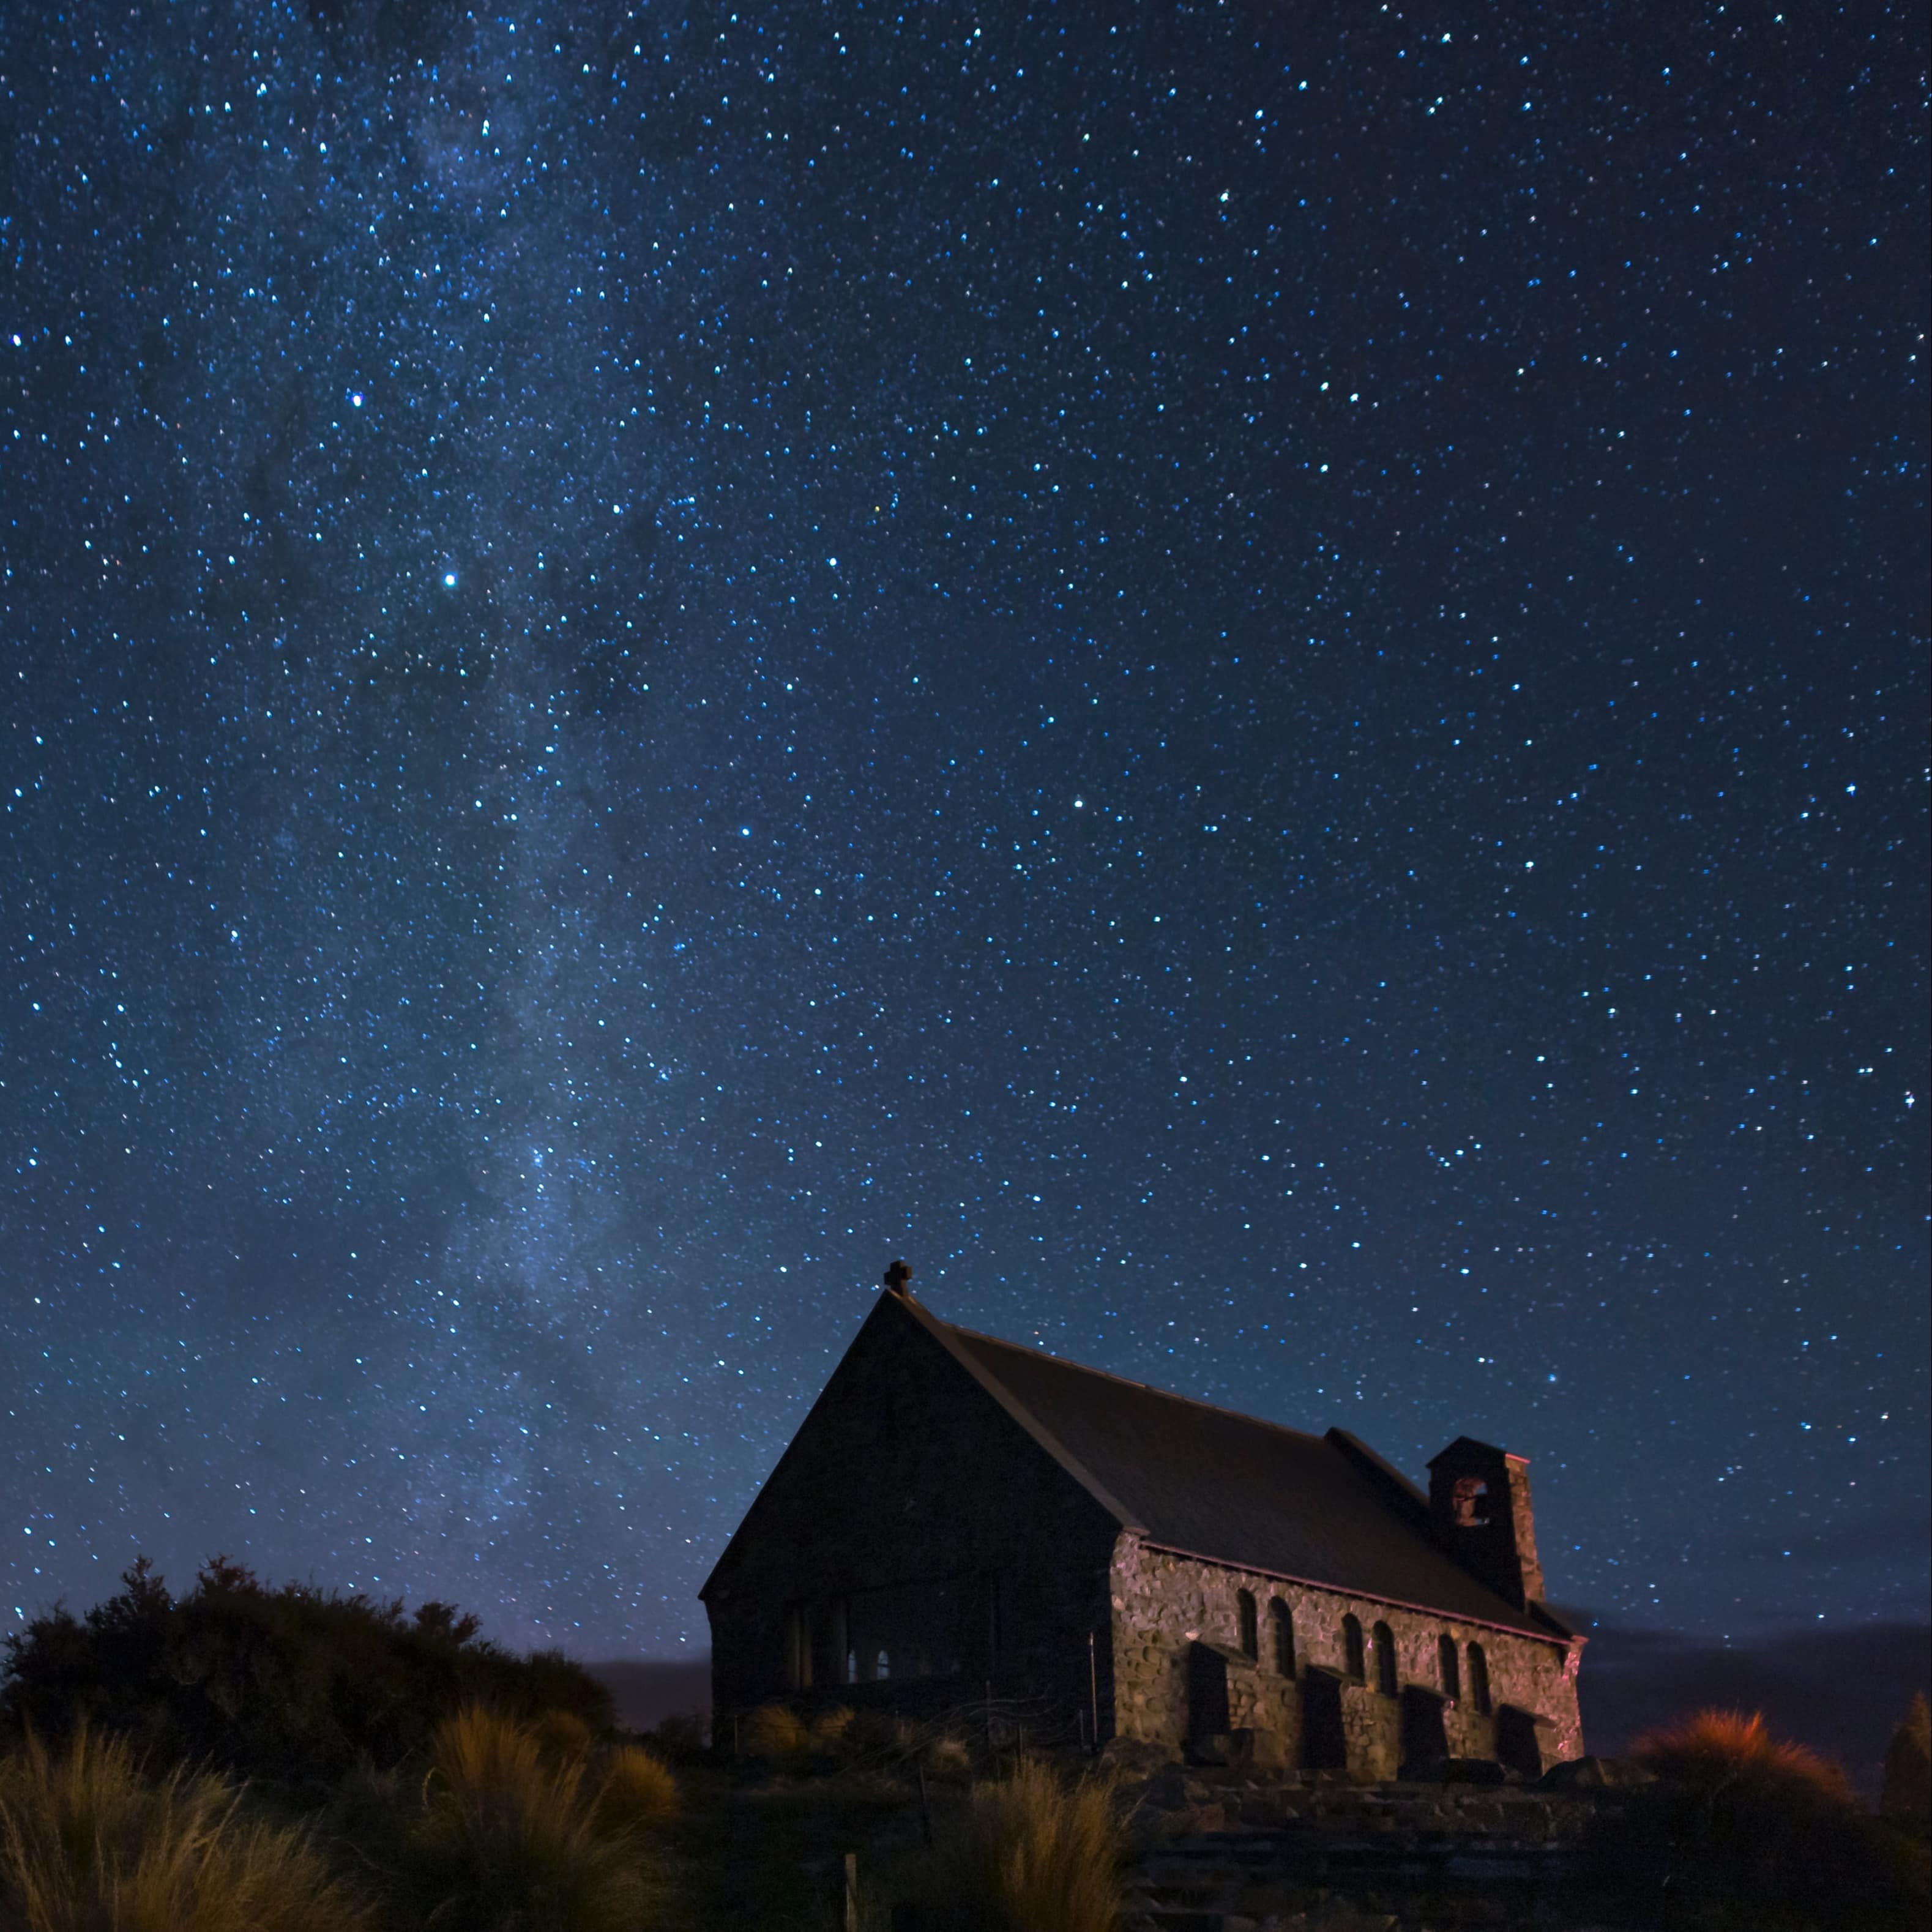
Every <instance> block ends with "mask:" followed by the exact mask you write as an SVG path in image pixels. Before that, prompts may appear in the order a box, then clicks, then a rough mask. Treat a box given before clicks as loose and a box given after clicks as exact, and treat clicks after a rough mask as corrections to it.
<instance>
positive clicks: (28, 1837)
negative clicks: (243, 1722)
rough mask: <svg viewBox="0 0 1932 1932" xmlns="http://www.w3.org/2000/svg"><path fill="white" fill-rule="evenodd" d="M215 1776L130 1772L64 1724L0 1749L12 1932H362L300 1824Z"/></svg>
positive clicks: (101, 1744)
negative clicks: (47, 1740)
mask: <svg viewBox="0 0 1932 1932" xmlns="http://www.w3.org/2000/svg"><path fill="white" fill-rule="evenodd" d="M240 1807H241V1795H240V1794H239V1793H238V1792H237V1791H236V1790H235V1789H234V1787H232V1786H230V1785H229V1784H226V1783H224V1782H223V1781H222V1780H220V1778H214V1777H210V1776H207V1775H199V1776H197V1775H190V1773H189V1772H187V1771H185V1770H182V1769H178V1770H176V1771H175V1772H173V1773H172V1775H170V1776H169V1777H167V1778H163V1779H162V1780H160V1781H158V1782H154V1781H149V1780H148V1779H145V1778H142V1776H141V1775H139V1772H138V1770H137V1769H136V1764H135V1760H134V1754H133V1752H132V1751H130V1749H129V1748H128V1747H127V1745H126V1744H125V1743H124V1742H122V1741H121V1740H120V1739H115V1738H104V1737H101V1736H97V1735H96V1734H95V1733H92V1732H91V1731H90V1730H89V1729H88V1727H86V1725H85V1724H82V1725H80V1726H77V1727H76V1729H75V1730H74V1732H73V1733H72V1735H71V1736H70V1738H69V1739H68V1742H67V1744H66V1746H65V1749H64V1750H62V1751H60V1752H59V1753H58V1754H57V1755H56V1754H53V1753H51V1752H49V1751H48V1750H47V1748H46V1747H45V1746H44V1745H43V1744H42V1743H41V1742H40V1740H39V1739H37V1738H36V1737H34V1736H31V1734H30V1735H29V1736H27V1737H26V1739H24V1740H23V1742H22V1743H21V1744H20V1745H19V1746H18V1747H17V1748H16V1749H15V1750H13V1751H10V1753H8V1754H7V1757H5V1759H0V1922H3V1923H5V1924H6V1925H7V1927H9V1928H18V1932H92V1928H94V1927H103V1928H112V1932H365V1928H366V1927H369V1926H370V1925H371V1924H372V1922H373V1921H372V1918H371V1912H370V1911H369V1909H368V1907H367V1906H366V1905H365V1903H363V1902H362V1901H361V1900H359V1899H358V1898H356V1897H355V1896H354V1895H353V1894H352V1893H351V1892H350V1890H349V1889H348V1888H347V1887H346V1886H344V1885H343V1884H342V1883H341V1882H340V1880H339V1879H338V1878H337V1877H336V1876H335V1874H334V1873H332V1871H331V1870H330V1869H329V1866H328V1864H327V1863H326V1861H325V1860H324V1858H323V1856H322V1855H321V1854H320V1852H318V1851H317V1849H316V1848H315V1847H314V1845H313V1844H312V1843H311V1842H310V1841H308V1838H306V1837H305V1836H304V1835H302V1833H301V1832H295V1831H291V1830H290V1829H287V1828H286V1827H284V1826H277V1825H272V1824H267V1823H258V1822H251V1821H250V1820H248V1819H246V1818H245V1817H243V1816H242V1813H241V1808H240Z"/></svg>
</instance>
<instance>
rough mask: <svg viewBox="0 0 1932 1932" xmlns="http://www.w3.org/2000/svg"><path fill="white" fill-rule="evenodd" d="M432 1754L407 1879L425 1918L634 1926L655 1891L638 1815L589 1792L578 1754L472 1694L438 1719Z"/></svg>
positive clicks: (534, 1931) (499, 1927)
mask: <svg viewBox="0 0 1932 1932" xmlns="http://www.w3.org/2000/svg"><path fill="white" fill-rule="evenodd" d="M639 1755H640V1756H641V1755H643V1754H641V1753H640V1754H639ZM431 1760H432V1762H433V1764H434V1769H433V1770H432V1771H431V1773H430V1775H429V1778H428V1780H427V1781H425V1787H424V1790H425V1796H424V1802H423V1808H422V1814H421V1815H420V1817H419V1818H418V1819H417V1820H416V1824H415V1826H414V1829H413V1831H412V1832H411V1833H410V1852H411V1853H412V1855H413V1856H412V1861H411V1870H410V1873H409V1875H408V1878H407V1880H406V1885H407V1888H408V1889H410V1890H412V1891H414V1892H415V1894H416V1898H417V1902H418V1903H419V1905H420V1906H422V1908H423V1909H424V1912H425V1916H426V1919H427V1922H428V1923H429V1924H431V1925H436V1926H449V1927H462V1928H463V1932H636V1928H637V1926H638V1925H639V1924H640V1922H641V1918H642V1915H643V1913H644V1912H645V1911H646V1909H647V1908H648V1906H649V1904H650V1902H651V1899H652V1891H653V1887H652V1884H651V1882H650V1869H649V1853H648V1849H647V1846H646V1843H645V1841H644V1838H643V1835H642V1833H641V1832H640V1830H639V1829H637V1826H638V1823H639V1820H637V1818H636V1817H634V1816H633V1817H630V1818H622V1817H614V1816H613V1815H611V1814H610V1812H608V1811H605V1810H604V1808H602V1807H601V1806H600V1805H598V1803H596V1802H595V1801H594V1799H593V1797H592V1793H591V1791H590V1790H589V1788H588V1781H587V1767H586V1764H585V1763H584V1762H583V1760H581V1759H576V1760H568V1761H564V1762H559V1761H557V1760H556V1759H555V1758H554V1757H553V1756H550V1755H547V1754H546V1753H545V1751H544V1748H543V1746H542V1745H541V1743H540V1742H539V1741H538V1738H537V1736H536V1734H535V1731H534V1730H533V1729H532V1727H529V1725H527V1724H521V1723H519V1722H518V1721H517V1720H516V1719H514V1718H510V1717H506V1716H505V1715H502V1713H500V1712H493V1711H490V1710H487V1709H483V1708H481V1706H472V1707H470V1708H469V1709H465V1710H463V1711H461V1712H458V1714H457V1715H455V1717H453V1718H449V1719H448V1720H446V1721H445V1722H444V1723H443V1724H442V1725H441V1726H440V1727H438V1729H437V1733H436V1736H435V1738H434V1740H433V1742H432V1745H431Z"/></svg>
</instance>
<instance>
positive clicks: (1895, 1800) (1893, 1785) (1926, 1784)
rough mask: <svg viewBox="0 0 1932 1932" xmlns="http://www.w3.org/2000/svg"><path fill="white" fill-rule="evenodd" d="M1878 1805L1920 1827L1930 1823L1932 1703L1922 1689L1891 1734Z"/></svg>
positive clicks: (1901, 1819)
mask: <svg viewBox="0 0 1932 1932" xmlns="http://www.w3.org/2000/svg"><path fill="white" fill-rule="evenodd" d="M1878 1808H1879V1810H1880V1811H1882V1812H1883V1813H1884V1814H1885V1816H1886V1817H1888V1818H1896V1819H1897V1820H1899V1822H1900V1823H1901V1824H1906V1825H1916V1826H1918V1829H1920V1830H1921V1831H1923V1830H1924V1829H1926V1827H1927V1826H1928V1825H1932V1705H1928V1704H1927V1703H1926V1701H1925V1693H1924V1691H1920V1692H1919V1693H1918V1696H1916V1697H1914V1698H1913V1699H1912V1708H1911V1709H1909V1711H1907V1712H1906V1714H1905V1716H1904V1718H1903V1720H1902V1721H1900V1724H1899V1727H1898V1728H1897V1730H1895V1731H1894V1732H1893V1733H1892V1734H1891V1744H1890V1745H1889V1746H1888V1748H1886V1751H1885V1784H1884V1787H1883V1788H1882V1793H1881V1795H1880V1796H1879V1802H1878Z"/></svg>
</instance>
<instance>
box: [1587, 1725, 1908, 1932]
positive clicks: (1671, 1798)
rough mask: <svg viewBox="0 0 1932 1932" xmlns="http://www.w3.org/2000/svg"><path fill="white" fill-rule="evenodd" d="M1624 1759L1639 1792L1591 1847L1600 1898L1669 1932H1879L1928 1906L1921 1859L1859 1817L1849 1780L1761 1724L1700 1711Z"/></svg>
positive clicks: (1648, 1738)
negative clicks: (1640, 1776)
mask: <svg viewBox="0 0 1932 1932" xmlns="http://www.w3.org/2000/svg"><path fill="white" fill-rule="evenodd" d="M1631 1756H1632V1757H1634V1758H1635V1759H1636V1760H1637V1762H1638V1763H1640V1764H1641V1765H1643V1766H1644V1767H1645V1768H1646V1769H1647V1770H1649V1771H1651V1772H1654V1773H1655V1775H1656V1779H1657V1782H1656V1783H1655V1784H1649V1785H1646V1786H1645V1787H1643V1788H1642V1789H1641V1790H1637V1791H1635V1792H1633V1793H1631V1795H1630V1798H1629V1799H1628V1803H1627V1804H1626V1805H1624V1806H1622V1807H1621V1808H1619V1811H1617V1812H1616V1814H1613V1815H1611V1816H1609V1817H1606V1818H1605V1819H1604V1820H1603V1821H1602V1822H1601V1824H1600V1825H1599V1826H1598V1830H1597V1832H1596V1833H1595V1838H1594V1840H1593V1842H1592V1846H1591V1850H1592V1864H1593V1866H1594V1868H1595V1875H1596V1876H1597V1879H1598V1882H1599V1884H1600V1885H1601V1886H1602V1887H1603V1888H1604V1889H1605V1890H1606V1891H1610V1892H1611V1893H1613V1894H1618V1895H1619V1896H1621V1897H1622V1898H1623V1899H1624V1900H1625V1901H1626V1902H1627V1903H1628V1904H1630V1905H1631V1906H1633V1907H1635V1908H1637V1909H1639V1910H1640V1911H1642V1912H1645V1913H1647V1914H1655V1915H1657V1916H1658V1917H1659V1918H1661V1921H1662V1922H1663V1923H1664V1924H1666V1925H1669V1926H1673V1927H1677V1926H1683V1927H1699V1928H1700V1932H1702V1928H1709V1932H1733V1928H1735V1932H1773V1928H1792V1932H1796V1928H1799V1927H1804V1928H1806V1932H1828V1928H1829V1929H1830V1932H1836V1929H1837V1928H1843V1932H1864V1928H1867V1927H1868V1928H1870V1932H1878V1928H1879V1927H1891V1926H1894V1925H1896V1924H1902V1923H1906V1922H1910V1919H1911V1915H1912V1913H1913V1912H1917V1913H1918V1914H1919V1915H1921V1917H1922V1915H1923V1913H1924V1906H1925V1872H1924V1859H1923V1858H1922V1857H1919V1856H1915V1853H1914V1848H1913V1847H1912V1845H1911V1844H1910V1843H1909V1841H1906V1839H1905V1838H1903V1837H1902V1836H1901V1835H1899V1834H1897V1833H1896V1832H1891V1831H1888V1829H1886V1828H1885V1827H1884V1826H1882V1825H1881V1824H1880V1823H1879V1820H1876V1819H1875V1818H1873V1817H1869V1816H1868V1815H1867V1814H1866V1813H1865V1812H1864V1811H1863V1810H1862V1808H1861V1807H1860V1805H1859V1804H1858V1800H1857V1798H1856V1796H1855V1794H1854V1793H1853V1792H1852V1788H1851V1786H1850V1784H1849V1781H1848V1780H1847V1779H1846V1776H1845V1774H1844V1772H1843V1770H1842V1769H1841V1768H1840V1767H1839V1766H1837V1765H1836V1764H1834V1763H1832V1762H1831V1761H1830V1760H1828V1759H1826V1758H1823V1757H1820V1756H1819V1755H1818V1754H1817V1752H1815V1751H1810V1750H1808V1749H1807V1748H1805V1746H1804V1745H1799V1744H1794V1743H1792V1742H1789V1741H1788V1740H1786V1739H1780V1738H1778V1737H1775V1736H1773V1735H1772V1733H1771V1732H1770V1730H1769V1728H1768V1727H1766V1724H1765V1722H1764V1720H1763V1718H1762V1717H1761V1716H1759V1715H1748V1714H1746V1713H1745V1712H1739V1711H1700V1712H1697V1713H1696V1714H1695V1715H1693V1716H1691V1717H1689V1718H1685V1719H1683V1720H1682V1721H1679V1723H1676V1724H1672V1725H1670V1726H1667V1727H1664V1728H1663V1729H1661V1730H1655V1731H1652V1732H1649V1733H1646V1735H1645V1736H1643V1737H1641V1738H1640V1739H1637V1742H1636V1743H1635V1744H1634V1745H1633V1746H1632V1747H1631Z"/></svg>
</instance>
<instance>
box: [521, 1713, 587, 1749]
mask: <svg viewBox="0 0 1932 1932" xmlns="http://www.w3.org/2000/svg"><path fill="white" fill-rule="evenodd" d="M531 1728H532V1730H534V1731H535V1733H536V1739H537V1742H538V1744H539V1745H541V1746H542V1747H543V1748H544V1750H545V1751H547V1752H549V1753H550V1755H551V1757H562V1758H573V1757H589V1754H590V1751H591V1749H592V1746H593V1745H595V1742H596V1740H595V1739H594V1738H593V1737H592V1735H591V1732H590V1727H589V1725H588V1724H586V1723H585V1722H584V1721H583V1719H582V1718H580V1717H579V1716H578V1715H577V1713H576V1712H574V1711H546V1712H544V1714H543V1715H542V1716H541V1717H540V1718H538V1719H537V1721H536V1722H535V1724H534V1725H533V1726H532V1727H531Z"/></svg>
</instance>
